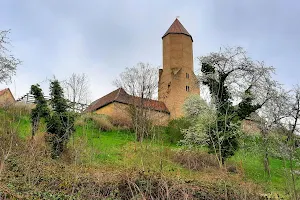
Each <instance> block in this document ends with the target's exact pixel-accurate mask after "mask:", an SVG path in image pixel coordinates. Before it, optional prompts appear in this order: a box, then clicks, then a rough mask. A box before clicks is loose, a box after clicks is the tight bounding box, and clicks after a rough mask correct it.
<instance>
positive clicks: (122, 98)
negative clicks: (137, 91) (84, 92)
mask: <svg viewBox="0 0 300 200" xmlns="http://www.w3.org/2000/svg"><path fill="white" fill-rule="evenodd" d="M140 100H141V98H140V97H135V96H132V95H129V94H127V93H126V92H125V90H124V89H123V88H119V89H117V90H115V91H112V92H111V93H109V94H107V95H105V96H103V97H101V98H100V99H97V100H96V101H94V102H92V103H91V104H90V105H89V106H88V108H87V109H86V110H85V112H93V111H96V110H98V109H100V108H102V107H104V106H106V105H108V104H110V103H113V102H118V103H123V104H128V105H134V104H137V103H138V102H140ZM144 107H145V108H148V109H151V110H156V111H160V112H166V113H169V110H168V108H167V107H166V105H165V103H164V102H161V101H156V100H152V99H144Z"/></svg>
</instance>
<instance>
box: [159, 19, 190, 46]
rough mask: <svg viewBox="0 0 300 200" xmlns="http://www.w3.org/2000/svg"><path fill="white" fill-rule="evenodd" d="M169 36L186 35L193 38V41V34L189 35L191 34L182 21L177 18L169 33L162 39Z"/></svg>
mask: <svg viewBox="0 0 300 200" xmlns="http://www.w3.org/2000/svg"><path fill="white" fill-rule="evenodd" d="M169 34H184V35H187V36H189V37H191V39H192V41H193V38H192V36H191V34H189V32H188V31H187V30H186V29H185V28H184V27H183V25H182V24H181V23H180V21H179V20H178V19H177V18H176V19H175V21H174V22H173V24H172V25H171V26H170V28H169V29H168V30H167V32H166V33H165V34H164V35H163V36H162V38H164V37H166V36H167V35H169Z"/></svg>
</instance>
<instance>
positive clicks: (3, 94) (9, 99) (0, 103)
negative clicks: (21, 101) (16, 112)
mask: <svg viewBox="0 0 300 200" xmlns="http://www.w3.org/2000/svg"><path fill="white" fill-rule="evenodd" d="M15 102H16V100H15V98H14V96H13V95H12V93H11V91H10V89H9V88H5V89H3V90H1V91H0V107H1V108H3V107H7V106H10V105H12V104H14V103H15Z"/></svg>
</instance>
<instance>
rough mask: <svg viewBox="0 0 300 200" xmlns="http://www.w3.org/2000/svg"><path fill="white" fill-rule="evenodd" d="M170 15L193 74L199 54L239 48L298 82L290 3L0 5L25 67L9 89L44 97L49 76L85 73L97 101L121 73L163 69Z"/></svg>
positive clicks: (58, 1) (1, 24) (297, 24)
mask: <svg viewBox="0 0 300 200" xmlns="http://www.w3.org/2000/svg"><path fill="white" fill-rule="evenodd" d="M176 16H180V18H179V20H180V21H181V23H182V24H183V25H184V26H185V28H186V29H187V30H188V31H189V33H190V34H191V35H192V36H193V39H194V43H193V45H194V59H195V63H194V65H195V69H197V68H199V65H198V63H197V60H196V57H197V56H202V55H206V54H208V53H209V52H212V51H217V50H218V49H219V48H220V47H221V46H242V47H244V48H245V49H246V50H247V51H248V52H249V55H250V56H251V57H252V58H253V59H254V60H263V61H265V63H266V64H267V65H271V66H274V67H275V68H276V74H277V75H276V79H278V80H279V81H280V82H282V83H284V84H285V85H286V86H287V87H292V86H293V85H295V84H297V83H299V78H298V77H299V74H300V66H299V57H300V20H299V19H300V2H298V1H296V0H295V1H282V0H248V1H241V0H226V1H224V0H195V1H183V0H180V1H176V0H170V1H167V0H165V1H162V0H157V1H156V0H149V1H146V0H126V1H125V0H123V1H121V0H119V1H117V0H107V1H104V0H84V1H82V0H26V1H25V0H0V30H7V29H11V34H10V39H11V43H12V45H13V46H12V48H11V50H12V53H13V54H14V55H15V56H16V57H18V58H19V59H21V60H22V61H23V64H22V65H21V66H19V68H18V70H17V75H16V76H15V77H13V82H12V84H10V85H9V86H8V87H10V88H11V90H12V92H13V94H14V95H15V96H16V97H20V96H22V95H24V94H25V93H27V92H28V91H29V88H30V85H32V84H35V83H41V86H42V87H43V89H44V90H45V92H46V93H47V92H48V87H49V86H48V83H47V84H46V82H45V80H46V79H47V78H52V77H53V76H54V75H55V77H56V78H58V79H59V80H62V79H65V78H66V77H68V76H70V75H71V74H72V73H73V72H74V73H86V74H87V75H88V77H89V79H90V90H91V100H95V99H97V98H99V97H101V96H103V95H105V94H107V93H109V92H110V91H112V90H114V89H115V86H114V85H113V84H112V82H113V80H114V79H115V78H116V77H117V76H118V75H119V74H120V73H121V72H122V71H124V69H125V67H131V66H133V65H135V64H136V63H138V62H140V61H142V62H149V63H151V64H153V65H154V66H161V65H162V40H161V37H162V35H163V34H164V33H165V32H166V31H167V29H168V28H169V26H170V25H171V24H172V23H173V21H174V20H175V18H176ZM43 81H44V82H43ZM1 87H2V88H4V87H7V86H6V85H1Z"/></svg>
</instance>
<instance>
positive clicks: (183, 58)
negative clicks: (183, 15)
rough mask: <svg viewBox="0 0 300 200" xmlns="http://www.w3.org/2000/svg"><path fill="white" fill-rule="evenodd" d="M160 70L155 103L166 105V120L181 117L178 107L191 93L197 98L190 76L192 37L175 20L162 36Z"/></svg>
mask: <svg viewBox="0 0 300 200" xmlns="http://www.w3.org/2000/svg"><path fill="white" fill-rule="evenodd" d="M162 40H163V69H160V70H159V82H158V100H159V101H162V102H164V103H165V104H166V106H167V108H168V109H169V111H170V118H171V119H174V118H179V117H181V116H183V110H182V105H183V103H184V101H185V99H186V98H187V97H188V96H189V95H191V94H197V95H200V88H199V82H198V80H197V77H196V75H195V73H194V64H193V38H192V36H191V35H190V34H189V33H188V31H187V30H186V29H185V28H184V27H183V25H182V24H181V23H180V22H179V20H178V19H176V20H175V21H174V22H173V24H172V25H171V26H170V28H169V29H168V30H167V32H166V33H165V34H164V35H163V37H162Z"/></svg>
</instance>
